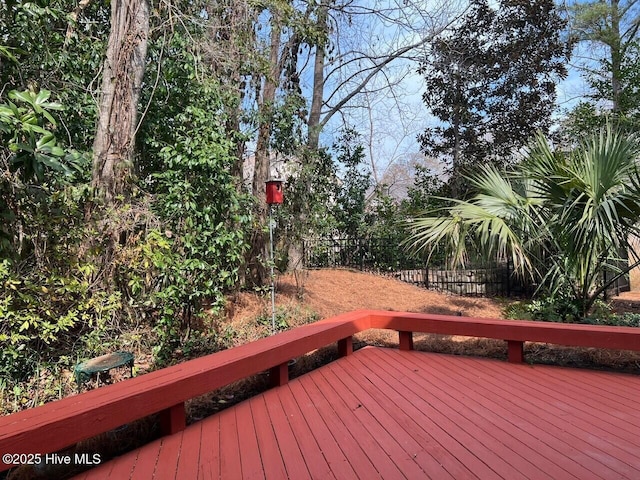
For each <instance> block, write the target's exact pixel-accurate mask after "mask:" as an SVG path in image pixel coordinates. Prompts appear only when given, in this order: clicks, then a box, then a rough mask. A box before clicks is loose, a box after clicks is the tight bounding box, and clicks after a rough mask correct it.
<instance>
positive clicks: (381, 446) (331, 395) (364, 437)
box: [310, 372, 424, 478]
mask: <svg viewBox="0 0 640 480" xmlns="http://www.w3.org/2000/svg"><path fill="white" fill-rule="evenodd" d="M318 373H319V374H318V375H314V376H313V377H310V378H312V380H313V382H314V384H315V386H316V388H317V392H318V394H321V395H324V396H325V397H326V398H327V401H328V402H330V404H331V406H332V407H333V410H334V412H335V415H336V417H337V419H338V420H339V421H340V422H341V423H342V424H343V425H344V426H345V428H346V429H347V430H348V431H349V433H350V434H351V436H352V437H353V439H354V441H355V442H357V443H358V444H360V446H361V447H362V449H363V451H364V452H365V454H366V455H367V457H368V458H369V460H370V461H371V463H372V464H373V466H374V467H375V469H376V470H377V471H378V473H379V474H380V475H381V476H382V478H402V477H403V474H402V472H401V471H400V469H399V468H398V466H397V464H396V460H395V459H392V457H391V456H390V455H389V454H388V453H387V450H386V449H385V446H386V445H387V444H393V443H394V440H393V437H392V436H391V435H389V434H388V432H385V431H384V430H383V431H378V433H379V436H378V437H375V436H373V435H371V433H370V431H369V429H368V428H367V426H366V424H365V423H363V422H362V420H361V419H358V418H357V417H356V415H357V412H358V411H359V410H362V409H364V407H363V406H362V403H360V402H358V401H357V400H352V402H351V403H345V401H344V400H345V397H349V396H350V392H349V390H348V389H347V388H345V387H344V386H343V385H342V384H341V383H340V381H339V380H337V379H335V378H333V380H336V381H335V382H333V383H329V382H328V381H327V379H326V378H325V377H324V375H322V373H321V372H318ZM365 410H366V409H365ZM372 421H373V422H374V423H375V419H372ZM413 466H414V467H416V468H414V469H413V474H414V475H420V476H424V472H423V471H422V470H421V469H420V468H417V465H415V464H414V465H413ZM413 478H417V477H415V476H414V477H413ZM418 478H419V477H418Z"/></svg>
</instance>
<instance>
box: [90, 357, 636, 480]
mask: <svg viewBox="0 0 640 480" xmlns="http://www.w3.org/2000/svg"><path fill="white" fill-rule="evenodd" d="M573 372H577V371H576V370H573V369H562V368H557V367H547V366H536V367H531V366H529V365H517V364H509V363H504V362H496V361H493V360H487V359H476V358H467V357H452V356H447V355H438V354H430V353H424V352H399V351H397V350H392V349H383V348H371V347H367V348H364V349H361V350H358V351H357V352H355V353H354V354H352V355H350V356H348V357H345V358H342V359H339V360H338V361H336V362H333V363H331V364H329V365H327V366H325V367H322V368H320V369H318V370H316V371H313V372H311V373H309V374H307V375H304V376H302V377H299V378H297V379H294V380H292V381H290V382H289V383H288V384H287V385H285V386H284V387H281V388H275V389H272V390H269V391H267V392H265V393H264V394H262V395H260V396H257V397H254V398H252V399H250V400H248V401H247V402H243V403H241V404H239V405H237V406H235V407H232V408H230V409H228V410H226V411H224V412H222V413H220V414H217V415H214V416H213V417H210V418H207V419H204V420H202V421H201V422H198V423H197V424H195V425H192V426H190V427H188V428H187V429H185V430H184V432H182V433H180V434H178V435H174V436H172V437H167V438H165V439H162V440H161V447H160V448H159V447H158V443H157V442H154V444H150V445H147V446H145V447H143V448H142V449H140V450H139V452H138V456H139V457H140V459H142V461H141V462H140V464H138V463H136V464H135V470H134V476H135V475H140V478H142V474H143V473H144V474H147V473H148V472H149V469H150V467H153V472H152V474H153V475H155V477H154V478H178V479H180V478H263V476H264V477H265V478H294V475H297V477H295V478H299V477H300V476H302V477H307V478H308V477H311V478H323V479H324V478H334V477H335V478H371V477H373V478H385V479H386V478H392V479H393V478H406V479H413V478H437V479H440V478H442V479H449V480H450V479H456V480H457V479H472V478H481V479H492V480H493V479H495V478H500V477H502V478H523V477H525V478H527V479H528V480H535V479H546V478H557V479H563V480H564V479H567V480H575V479H587V478H588V479H591V478H601V479H608V478H626V479H630V480H631V479H634V480H635V479H636V478H639V472H640V470H639V469H640V459H639V458H638V456H637V454H636V455H633V454H632V453H637V451H640V438H634V437H633V436H632V435H630V430H631V431H634V429H633V427H627V428H626V429H624V431H623V432H619V433H616V432H615V428H613V427H616V426H619V425H620V422H621V421H622V420H621V419H622V418H629V419H630V420H631V421H632V422H635V421H638V420H640V412H634V411H632V409H631V408H629V407H628V406H627V405H618V404H616V402H615V401H614V400H613V398H609V397H612V396H614V394H613V393H611V391H610V390H609V388H608V386H609V383H610V382H613V383H616V382H619V381H620V377H621V375H615V374H613V375H612V374H608V373H603V372H590V371H579V373H580V374H581V376H582V382H575V383H573V384H572V385H571V388H570V391H567V392H565V391H563V390H562V388H561V386H562V384H563V382H564V381H565V378H564V376H565V375H568V376H569V377H571V373H573ZM569 377H568V378H569ZM624 377H625V378H629V383H628V386H629V388H630V389H631V390H632V391H638V390H640V378H637V377H636V376H632V375H627V376H624ZM580 383H584V384H586V385H587V387H586V388H585V389H584V390H583V392H582V395H580V391H579V389H578V387H579V385H580ZM591 383H594V384H597V385H599V386H600V389H601V390H603V391H607V395H608V397H599V398H597V399H596V400H594V399H593V398H591V395H592V394H593V393H595V392H596V391H597V389H596V388H595V387H594V386H592V385H591ZM598 404H600V408H599V409H598V408H597V405H598ZM598 410H600V411H598ZM636 410H637V409H636ZM613 413H619V414H620V416H615V415H613ZM590 420H591V422H592V424H591V425H589V421H590ZM234 425H235V429H236V433H235V434H234V433H233V428H234ZM220 426H222V433H218V432H219V427H220ZM201 435H202V438H200V436H201ZM205 435H208V437H209V438H205ZM178 438H182V440H181V442H178V441H177V440H176V439H178ZM225 442H227V443H228V444H227V445H225ZM179 443H180V444H179ZM200 445H201V451H198V447H199V446H200ZM174 450H175V451H174ZM234 450H235V452H234ZM258 450H259V452H258ZM191 451H193V452H195V453H194V454H193V455H192V457H191V458H192V459H191V460H190V461H189V462H188V463H191V465H192V469H191V470H190V471H189V472H188V473H187V474H186V475H182V476H181V475H179V474H178V473H175V476H174V473H173V472H175V471H176V460H175V459H176V458H178V460H177V470H180V468H181V465H183V463H182V462H183V460H184V461H185V462H186V461H187V459H186V457H185V458H183V455H185V454H189V452H191ZM164 455H168V457H169V458H164ZM122 458H124V457H122ZM212 459H217V461H216V460H214V461H211V460H212ZM220 460H222V462H223V463H224V462H227V463H228V465H225V466H224V467H223V470H225V472H228V475H225V474H222V475H220V470H219V468H218V467H219V466H220ZM119 461H120V459H118V460H116V461H115V462H113V463H115V464H116V465H115V466H113V467H112V466H111V465H110V464H105V465H102V466H100V467H99V468H98V469H96V470H95V471H96V472H98V471H100V469H102V468H105V470H102V471H103V472H106V471H110V472H112V471H115V470H114V469H115V468H121V467H120V466H119V465H117V463H118V462H119ZM154 462H155V463H154ZM131 465H132V461H131V460H130V459H129V460H128V463H127V465H125V466H124V467H122V470H119V471H124V472H125V473H124V476H123V477H122V478H126V475H127V473H126V472H129V471H130V468H131ZM164 465H169V467H168V468H165V467H164ZM212 465H213V466H214V467H213V468H211V467H212ZM172 466H173V467H172ZM107 469H108V470H107ZM127 469H129V470H127ZM305 470H306V471H307V472H308V473H306V474H305ZM165 472H169V473H166V474H165ZM238 472H240V473H238ZM300 472H301V475H298V474H299V473H300ZM91 473H92V472H91ZM238 475H241V476H238ZM92 478H107V477H106V476H102V477H100V476H93V477H92ZM111 478H116V477H111ZM117 478H120V477H117ZM148 478H151V477H148Z"/></svg>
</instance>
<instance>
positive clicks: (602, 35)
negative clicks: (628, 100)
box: [571, 0, 640, 116]
mask: <svg viewBox="0 0 640 480" xmlns="http://www.w3.org/2000/svg"><path fill="white" fill-rule="evenodd" d="M638 29H640V3H639V2H638V0H626V1H625V0H623V1H620V0H598V1H587V2H581V3H576V4H575V5H573V8H572V16H571V32H572V36H573V40H574V41H577V42H586V43H588V44H589V46H590V49H591V51H592V52H594V53H595V54H596V56H594V57H591V58H590V60H591V61H594V60H595V61H596V62H597V63H599V64H601V66H602V68H601V69H600V70H597V69H593V67H592V66H591V65H589V66H588V65H583V68H586V72H587V75H588V76H589V77H593V78H596V79H597V78H599V79H600V80H602V79H604V80H605V82H606V83H607V84H608V86H607V89H606V90H607V91H608V95H607V96H606V97H605V99H606V100H608V101H610V102H611V112H612V113H613V114H614V115H615V116H618V115H620V114H623V113H624V108H625V105H624V99H623V95H624V89H625V82H624V64H625V59H626V58H627V56H628V55H630V54H631V53H632V52H631V50H632V49H633V45H634V42H635V41H636V39H637V37H638Z"/></svg>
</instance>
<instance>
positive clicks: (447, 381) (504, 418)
mask: <svg viewBox="0 0 640 480" xmlns="http://www.w3.org/2000/svg"><path fill="white" fill-rule="evenodd" d="M415 357H418V358H411V359H410V360H411V361H412V362H411V364H413V365H415V367H416V368H414V371H417V372H418V375H419V377H420V380H417V381H416V384H418V385H420V386H421V387H422V388H423V389H424V390H426V391H429V392H433V394H434V395H437V396H438V397H439V398H441V399H442V400H443V401H446V402H447V403H448V404H450V405H451V407H452V408H454V409H456V410H458V411H460V412H464V411H465V409H467V408H469V407H468V406H467V405H465V399H466V398H468V396H469V390H472V391H473V395H474V402H473V404H472V405H473V406H474V408H472V416H474V417H475V416H477V417H481V419H482V420H481V421H483V422H485V421H486V422H487V423H486V425H488V426H489V428H490V429H491V430H492V431H495V430H502V431H503V432H505V434H508V435H510V436H511V440H508V441H507V440H506V438H507V437H505V436H504V434H503V433H501V432H500V431H495V434H497V435H500V436H501V437H502V438H503V439H505V441H506V442H507V443H509V445H510V448H511V449H512V450H514V451H515V452H517V453H518V454H519V455H521V456H524V457H525V458H527V459H529V460H530V461H532V462H533V463H534V464H535V465H538V466H544V468H545V472H546V473H547V475H549V476H551V477H552V478H563V479H564V478H567V479H569V478H577V479H582V478H589V476H591V475H592V474H591V472H590V471H588V470H586V469H584V468H582V467H581V465H579V464H577V463H575V462H574V461H573V459H572V457H574V456H577V455H579V454H580V453H579V452H578V451H575V452H573V453H571V454H570V455H563V454H560V453H559V451H558V448H557V447H556V448H552V447H550V446H549V445H547V443H546V442H547V441H548V440H547V438H546V437H548V436H549V434H548V432H547V431H546V430H544V429H543V428H540V426H539V425H538V423H537V422H532V421H531V416H530V414H528V412H526V411H524V412H523V411H522V409H521V408H519V407H520V406H521V405H517V404H511V408H510V409H506V408H504V407H503V405H509V402H508V400H507V399H508V397H509V392H508V391H506V388H505V385H511V384H512V382H511V381H510V380H506V379H504V378H503V379H502V382H503V385H502V386H496V387H495V388H494V389H492V390H484V389H482V388H480V387H479V386H478V384H479V383H480V382H478V379H477V377H475V378H474V377H473V373H472V375H471V378H466V375H465V374H466V373H467V371H468V370H469V368H468V367H467V366H466V365H459V364H460V363H462V362H456V363H455V364H452V363H448V362H447V361H446V358H444V359H443V358H441V357H440V356H437V355H430V356H428V357H426V358H424V359H422V358H419V357H420V356H415ZM386 360H387V359H385V361H386ZM442 360H444V361H442ZM473 371H474V370H472V372H473ZM516 385H517V383H516ZM516 388H519V387H518V386H516ZM485 392H487V394H486V395H483V394H484V393H485ZM498 396H499V397H498ZM496 397H498V398H496ZM500 397H504V398H500ZM513 407H515V408H513ZM491 425H493V426H491ZM543 439H544V441H543ZM503 443H504V442H503ZM567 464H570V465H571V466H570V467H566V465H567ZM570 471H572V472H574V473H573V474H572V473H569V472H570Z"/></svg>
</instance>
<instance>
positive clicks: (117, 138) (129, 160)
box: [92, 0, 149, 204]
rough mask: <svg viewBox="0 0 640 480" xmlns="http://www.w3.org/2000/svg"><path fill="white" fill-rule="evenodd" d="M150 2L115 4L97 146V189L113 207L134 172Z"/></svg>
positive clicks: (129, 0)
mask: <svg viewBox="0 0 640 480" xmlns="http://www.w3.org/2000/svg"><path fill="white" fill-rule="evenodd" d="M148 36H149V5H148V3H147V1H146V0H112V2H111V32H110V34H109V41H108V44H107V53H106V57H105V61H104V67H103V72H102V90H101V92H100V106H99V112H98V124H97V127H96V135H95V140H94V144H93V155H94V160H93V178H92V185H93V187H94V189H95V190H96V191H97V193H98V195H99V196H101V197H103V199H104V200H105V202H107V204H110V203H112V202H114V201H115V200H116V199H117V198H118V197H121V196H123V195H125V194H126V193H127V182H128V180H129V177H130V175H131V172H132V169H133V155H134V146H135V133H136V129H137V127H138V124H137V119H138V115H137V112H138V100H139V98H140V90H141V88H142V78H143V76H144V67H145V61H146V54H147V40H148Z"/></svg>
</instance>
